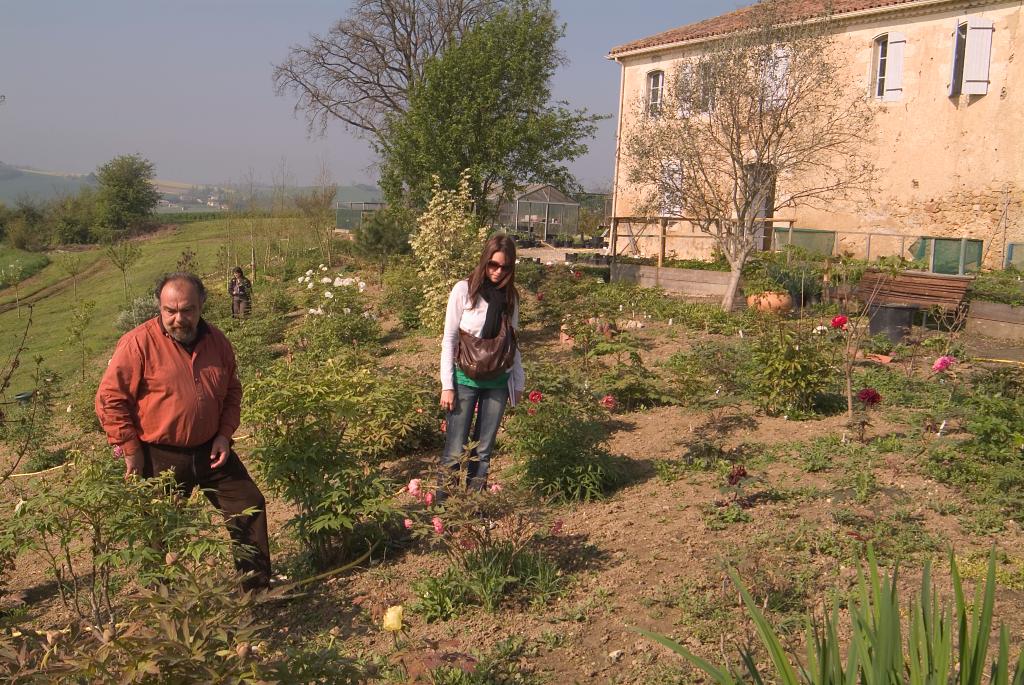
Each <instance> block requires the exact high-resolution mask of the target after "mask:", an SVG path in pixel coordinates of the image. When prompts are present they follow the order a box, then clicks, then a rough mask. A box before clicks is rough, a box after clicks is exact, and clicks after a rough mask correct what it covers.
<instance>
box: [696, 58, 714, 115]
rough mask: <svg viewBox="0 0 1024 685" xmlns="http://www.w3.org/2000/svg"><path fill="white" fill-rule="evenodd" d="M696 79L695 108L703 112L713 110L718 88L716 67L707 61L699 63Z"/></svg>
mask: <svg viewBox="0 0 1024 685" xmlns="http://www.w3.org/2000/svg"><path fill="white" fill-rule="evenodd" d="M696 79H697V83H696V86H697V91H696V93H695V94H694V105H695V109H696V110H697V111H698V112H700V113H702V114H707V113H710V112H713V111H714V109H715V91H716V90H717V89H716V87H715V85H716V84H715V71H714V68H713V67H712V66H711V65H710V64H708V63H707V62H701V63H700V64H698V65H697V72H696Z"/></svg>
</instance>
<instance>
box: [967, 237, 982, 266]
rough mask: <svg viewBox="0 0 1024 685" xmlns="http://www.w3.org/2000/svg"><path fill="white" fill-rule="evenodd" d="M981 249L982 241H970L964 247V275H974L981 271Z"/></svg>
mask: <svg viewBox="0 0 1024 685" xmlns="http://www.w3.org/2000/svg"><path fill="white" fill-rule="evenodd" d="M981 247H982V242H981V241H980V240H968V241H967V243H966V244H965V245H964V273H965V274H969V273H974V272H975V271H979V270H980V269H981Z"/></svg>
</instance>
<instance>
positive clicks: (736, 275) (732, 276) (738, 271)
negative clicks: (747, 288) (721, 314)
mask: <svg viewBox="0 0 1024 685" xmlns="http://www.w3.org/2000/svg"><path fill="white" fill-rule="evenodd" d="M731 266H732V270H731V271H730V272H729V285H727V286H726V287H725V295H723V296H722V310H723V311H726V312H731V311H732V307H733V304H734V303H735V301H736V292H737V291H738V290H739V288H740V277H741V276H742V275H743V264H739V265H738V266H737V265H735V264H732V265H731Z"/></svg>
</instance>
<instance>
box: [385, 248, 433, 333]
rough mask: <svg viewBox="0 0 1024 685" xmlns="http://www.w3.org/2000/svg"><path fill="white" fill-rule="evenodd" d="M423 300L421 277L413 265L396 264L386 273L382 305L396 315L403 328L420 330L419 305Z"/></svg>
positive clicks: (405, 263) (406, 263)
mask: <svg viewBox="0 0 1024 685" xmlns="http://www.w3.org/2000/svg"><path fill="white" fill-rule="evenodd" d="M422 298H423V295H422V292H421V289H420V276H419V274H417V273H416V267H415V266H414V265H413V264H411V263H408V262H396V263H395V264H392V265H391V267H390V268H389V269H388V270H387V271H385V272H384V297H383V299H382V300H381V304H382V305H383V306H384V308H385V309H387V310H388V311H390V312H393V313H394V315H395V317H397V318H398V322H399V323H400V324H402V328H404V329H406V330H413V329H416V328H419V325H420V311H419V305H420V302H421V301H422Z"/></svg>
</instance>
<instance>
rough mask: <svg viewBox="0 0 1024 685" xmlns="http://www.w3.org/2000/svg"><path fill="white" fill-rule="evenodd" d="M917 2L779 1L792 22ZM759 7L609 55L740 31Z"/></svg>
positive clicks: (657, 36) (616, 49)
mask: <svg viewBox="0 0 1024 685" xmlns="http://www.w3.org/2000/svg"><path fill="white" fill-rule="evenodd" d="M917 1H919V0H831V2H830V1H829V0H779V2H778V5H777V10H778V12H779V13H780V15H781V16H782V17H783V18H784V19H786V20H788V21H800V20H804V19H811V18H813V17H819V16H822V15H823V14H825V13H826V9H827V8H828V7H829V6H831V11H832V15H833V16H837V15H842V14H849V13H851V12H860V11H863V10H871V9H879V8H883V7H891V6H895V5H904V4H907V3H911V2H917ZM755 7H756V5H750V6H749V7H743V8H741V9H738V10H736V11H734V12H729V13H728V14H720V15H719V16H717V17H711V18H710V19H705V20H703V21H698V22H694V23H693V24H687V25H685V26H680V27H678V28H674V29H670V30H668V31H662V32H661V33H657V34H655V35H653V36H648V37H647V38H641V39H640V40H635V41H633V42H631V43H626V44H624V45H619V46H616V47H614V48H612V49H611V51H610V52H609V53H608V56H609V57H615V56H617V55H621V54H623V53H627V52H633V51H634V50H643V49H646V48H657V47H661V46H665V45H673V44H676V43H684V42H686V41H691V40H697V39H700V38H712V37H714V36H721V35H725V34H727V33H732V32H733V31H739V30H741V29H743V28H745V27H746V26H748V22H749V17H750V15H751V13H752V12H753V10H754V8H755Z"/></svg>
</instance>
